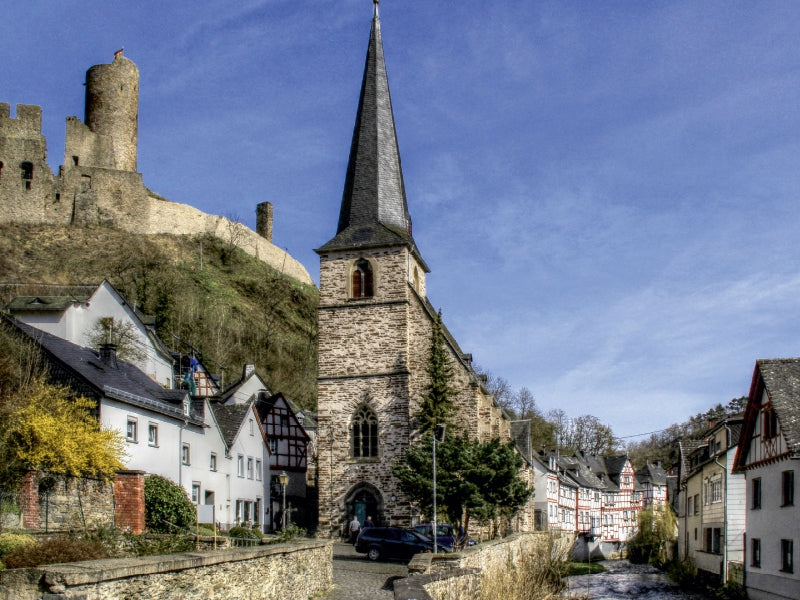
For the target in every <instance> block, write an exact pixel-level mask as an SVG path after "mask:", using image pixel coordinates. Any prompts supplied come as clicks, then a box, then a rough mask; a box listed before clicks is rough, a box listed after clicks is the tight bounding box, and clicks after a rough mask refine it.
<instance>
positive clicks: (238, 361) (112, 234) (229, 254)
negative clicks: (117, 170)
mask: <svg viewBox="0 0 800 600" xmlns="http://www.w3.org/2000/svg"><path fill="white" fill-rule="evenodd" d="M103 279H107V280H108V281H109V282H111V284H112V285H114V286H115V287H116V288H117V289H118V290H120V291H121V292H123V293H124V294H125V296H126V297H127V298H128V300H129V301H130V302H131V303H132V304H135V306H136V307H137V308H139V309H140V310H142V311H143V312H144V313H145V314H148V315H153V316H154V317H155V319H156V329H157V331H158V334H159V336H160V337H161V339H162V340H163V341H164V343H165V344H166V345H167V346H168V347H169V348H171V349H174V350H176V351H182V352H187V351H188V350H189V344H190V345H191V346H192V347H194V348H195V349H196V350H198V351H199V352H200V354H201V356H202V360H203V362H204V364H205V365H206V366H207V367H208V368H209V369H210V370H211V371H212V372H214V373H221V374H222V376H223V379H224V381H225V382H230V381H233V380H236V379H238V378H239V377H240V375H241V369H242V366H243V365H244V364H255V365H256V367H257V369H258V372H259V374H261V375H262V377H263V378H264V379H265V381H266V383H267V385H268V386H269V388H270V390H271V391H273V392H283V394H284V395H286V396H289V397H291V398H292V399H293V400H295V401H297V402H298V404H300V405H302V406H304V407H306V408H314V407H315V406H316V369H317V363H316V361H317V353H316V335H317V325H316V307H317V303H318V299H319V294H318V292H317V289H316V288H315V287H314V286H311V285H306V284H301V283H298V282H297V281H296V280H294V279H291V278H289V277H286V276H283V275H281V274H280V273H279V272H278V271H276V270H274V269H272V268H271V267H269V266H268V265H266V264H264V263H263V262H261V261H260V260H258V259H256V258H253V257H251V256H250V255H248V254H246V253H245V252H243V251H241V250H239V249H238V248H236V247H235V246H234V245H233V243H226V242H224V241H222V240H220V239H218V238H214V237H210V236H174V235H152V236H141V235H136V234H131V233H127V232H124V231H120V230H117V229H108V228H100V227H92V228H76V227H56V226H44V225H42V226H39V225H17V224H2V225H0V304H2V305H6V304H7V303H8V301H9V300H10V299H11V298H13V297H14V296H18V295H60V294H66V293H69V287H68V286H74V285H77V284H91V285H96V284H98V283H100V282H101V281H102V280H103ZM41 284H49V286H52V285H54V284H57V285H58V286H59V287H49V286H48V287H45V286H43V285H41Z"/></svg>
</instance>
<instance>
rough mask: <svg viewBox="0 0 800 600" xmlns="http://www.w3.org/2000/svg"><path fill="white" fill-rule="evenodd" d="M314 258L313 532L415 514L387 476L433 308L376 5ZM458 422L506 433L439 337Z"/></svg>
mask: <svg viewBox="0 0 800 600" xmlns="http://www.w3.org/2000/svg"><path fill="white" fill-rule="evenodd" d="M317 253H318V254H319V256H320V304H319V311H318V325H319V352H318V361H319V371H318V396H317V405H318V419H319V429H318V440H319V443H318V473H319V490H318V491H319V530H320V533H322V534H325V533H328V532H329V533H330V535H336V534H337V533H340V532H342V531H343V528H344V524H345V523H347V521H348V520H349V519H350V518H351V516H352V515H353V514H355V515H357V516H358V517H359V520H360V521H361V522H362V523H363V521H364V518H365V517H366V516H367V515H369V516H371V517H372V518H373V520H374V521H375V522H376V524H377V525H390V524H391V525H409V524H411V523H412V522H413V521H414V520H415V519H417V518H418V513H417V511H416V509H415V507H414V506H413V505H412V504H411V503H410V502H409V500H408V499H407V498H405V497H404V495H403V494H402V492H401V491H400V490H399V488H398V487H397V482H396V480H395V479H394V477H393V476H392V473H391V466H392V464H393V463H394V462H395V461H399V460H401V459H402V458H403V454H404V451H405V450H406V449H407V448H408V445H409V444H410V443H411V442H412V441H413V439H414V437H415V435H416V431H415V429H416V424H415V422H414V417H413V415H414V414H415V413H416V412H417V410H418V409H419V401H420V399H421V396H422V393H423V390H424V387H425V385H426V383H427V373H426V367H427V362H428V355H429V351H430V336H431V330H432V326H433V322H434V319H435V318H436V313H435V311H434V309H433V306H432V305H431V304H430V302H428V300H427V297H426V288H425V285H426V282H425V278H426V275H427V274H428V273H429V269H428V266H427V265H426V264H425V261H424V260H423V258H422V255H421V254H420V251H419V249H418V248H417V245H416V243H415V242H414V238H413V236H412V231H411V217H410V215H409V211H408V205H407V201H406V195H405V187H404V184H403V174H402V169H401V165H400V154H399V150H398V144H397V138H396V133H395V125H394V116H393V113H392V103H391V98H390V95H389V85H388V79H387V76H386V66H385V63H384V57H383V46H382V40H381V26H380V19H379V15H378V6H377V2H376V3H375V12H374V15H373V20H372V30H371V33H370V40H369V47H368V51H367V59H366V65H365V68H364V77H363V81H362V85H361V95H360V99H359V105H358V111H357V116H356V123H355V128H354V132H353V140H352V145H351V149H350V159H349V164H348V167H347V174H346V177H345V184H344V193H343V197H342V204H341V211H340V215H339V223H338V227H337V229H336V235H335V236H334V238H333V239H331V240H330V241H329V242H327V243H326V244H324V245H323V246H321V247H320V248H318V249H317ZM446 339H447V342H448V348H449V352H450V356H451V364H452V365H453V367H454V373H455V377H454V380H453V387H454V388H455V389H456V391H457V398H456V405H457V407H458V410H459V415H458V418H457V421H458V422H460V423H462V424H463V428H464V429H465V430H466V431H467V432H468V433H469V434H470V435H472V436H475V437H478V438H483V439H488V438H490V437H504V438H508V437H509V436H510V424H509V422H508V421H507V420H505V419H504V418H503V414H502V411H501V410H500V409H499V407H498V406H497V405H496V403H495V402H494V400H493V399H492V397H491V396H490V395H489V394H488V393H487V392H486V390H485V389H484V387H483V385H482V384H483V381H482V379H481V377H480V376H478V375H477V374H476V373H475V371H474V370H473V369H472V365H471V356H470V355H467V354H464V353H463V352H461V350H460V349H459V347H458V345H457V344H456V342H455V340H454V339H453V338H452V337H451V336H450V335H449V334H446Z"/></svg>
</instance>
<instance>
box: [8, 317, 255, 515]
mask: <svg viewBox="0 0 800 600" xmlns="http://www.w3.org/2000/svg"><path fill="white" fill-rule="evenodd" d="M3 321H4V322H5V323H6V324H8V325H10V326H12V327H15V328H16V329H17V330H19V331H20V332H22V333H24V334H25V335H27V336H28V337H29V338H30V339H32V340H33V341H35V342H36V343H37V344H38V345H39V347H40V348H41V349H42V351H43V354H44V357H45V360H46V361H47V363H48V365H49V372H48V376H49V377H50V379H51V380H53V381H54V382H55V383H60V384H63V385H67V386H69V387H71V388H72V389H74V390H75V391H76V393H79V394H81V395H83V396H86V397H87V398H91V399H93V400H95V401H96V402H97V408H98V413H99V419H100V423H101V426H102V427H104V428H106V429H115V430H117V431H119V432H120V433H121V434H122V435H123V437H124V438H125V440H126V451H127V457H126V459H125V467H126V468H127V469H131V470H140V471H145V472H147V473H151V474H157V475H161V476H163V477H166V478H167V479H170V480H172V481H174V482H176V483H178V484H180V485H181V486H183V488H184V489H185V490H186V492H187V494H188V495H189V496H190V498H191V499H192V501H193V502H194V503H195V504H197V505H198V509H199V516H200V519H201V521H202V522H212V521H216V522H217V523H220V524H222V525H223V526H225V527H230V526H232V525H234V524H236V523H239V522H249V523H256V522H258V523H263V522H264V519H263V517H262V513H263V511H264V507H265V506H266V505H267V501H266V500H265V499H266V498H267V497H268V482H269V470H268V469H269V466H268V462H269V461H268V454H267V446H266V442H265V438H264V433H263V429H262V428H261V427H260V426H259V424H258V418H257V415H256V414H255V412H254V410H253V403H252V401H251V402H246V403H242V404H240V405H231V406H229V407H222V408H220V407H216V406H212V404H211V401H210V400H209V399H207V398H195V399H192V398H191V397H190V396H189V393H188V392H187V391H185V390H172V389H165V388H164V387H162V386H161V385H159V384H158V383H157V382H155V381H154V380H153V379H151V378H150V377H148V376H147V375H146V374H145V373H143V372H142V371H141V370H140V369H139V368H137V367H136V366H135V365H132V364H130V363H127V362H125V361H122V360H117V357H116V354H115V352H114V348H113V346H110V345H104V346H103V347H101V349H100V352H99V353H96V352H95V351H94V350H92V349H90V348H86V347H82V346H78V345H77V344H74V343H72V342H69V341H67V340H65V339H62V338H60V337H57V336H55V335H52V334H49V333H47V332H44V331H42V330H39V329H35V328H33V327H31V326H28V325H25V324H23V323H20V322H18V321H14V320H13V319H10V318H4V319H3ZM211 507H213V508H211Z"/></svg>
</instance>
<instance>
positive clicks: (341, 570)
mask: <svg viewBox="0 0 800 600" xmlns="http://www.w3.org/2000/svg"><path fill="white" fill-rule="evenodd" d="M406 576H408V565H407V563H405V562H398V561H378V562H372V561H371V560H369V559H368V558H367V555H366V554H358V553H357V552H356V551H355V550H354V549H353V546H352V545H350V544H344V543H339V542H337V543H336V544H334V545H333V586H334V587H333V591H331V592H330V593H329V594H328V595H326V596H325V600H383V599H393V598H394V591H393V588H392V582H393V581H394V580H395V579H399V578H401V577H406Z"/></svg>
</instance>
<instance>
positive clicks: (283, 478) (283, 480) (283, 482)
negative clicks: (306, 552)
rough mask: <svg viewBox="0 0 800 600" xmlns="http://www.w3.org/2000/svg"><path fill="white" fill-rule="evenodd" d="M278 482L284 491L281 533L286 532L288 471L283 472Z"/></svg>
mask: <svg viewBox="0 0 800 600" xmlns="http://www.w3.org/2000/svg"><path fill="white" fill-rule="evenodd" d="M278 481H280V482H281V488H282V489H283V511H282V512H281V531H283V532H286V486H287V485H289V475H288V473H286V471H281V474H280V475H278Z"/></svg>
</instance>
